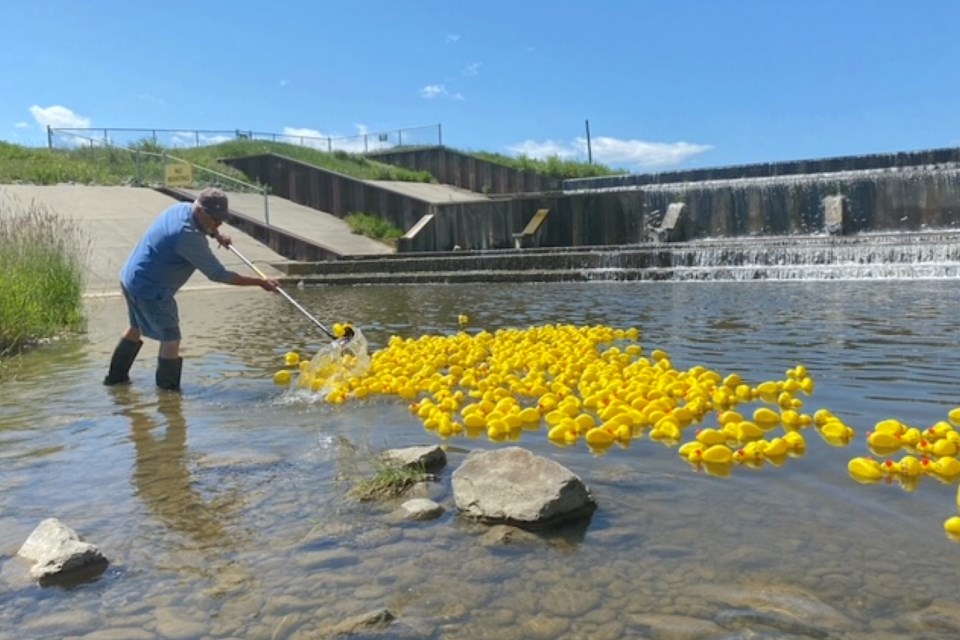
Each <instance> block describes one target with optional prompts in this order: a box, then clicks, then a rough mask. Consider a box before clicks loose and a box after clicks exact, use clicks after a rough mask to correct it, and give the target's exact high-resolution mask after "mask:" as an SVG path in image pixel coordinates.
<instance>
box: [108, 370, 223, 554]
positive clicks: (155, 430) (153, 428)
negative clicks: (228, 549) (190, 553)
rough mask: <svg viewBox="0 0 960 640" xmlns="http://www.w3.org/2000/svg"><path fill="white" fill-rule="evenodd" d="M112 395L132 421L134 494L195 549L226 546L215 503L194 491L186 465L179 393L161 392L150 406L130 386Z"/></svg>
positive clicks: (182, 401) (193, 483) (192, 479)
mask: <svg viewBox="0 0 960 640" xmlns="http://www.w3.org/2000/svg"><path fill="white" fill-rule="evenodd" d="M112 395H113V399H114V402H115V403H116V405H117V407H118V408H119V412H120V413H121V414H122V415H124V416H126V417H127V418H129V419H130V439H131V440H132V441H133V444H134V448H135V450H136V458H135V461H136V462H135V466H134V470H133V484H134V487H135V488H136V494H137V496H139V497H140V499H141V500H143V502H144V504H145V505H146V506H147V507H148V508H149V509H150V510H151V511H152V512H153V514H154V515H155V516H156V517H157V518H158V519H159V520H161V521H162V522H163V523H164V524H166V525H167V526H168V527H169V528H170V529H172V530H174V531H176V532H178V533H181V534H183V535H184V536H186V537H187V538H189V539H190V540H191V541H192V543H193V544H194V545H195V547H196V548H200V549H205V548H209V547H218V548H222V547H224V546H229V545H230V541H229V536H228V532H227V529H226V527H225V526H224V524H223V521H222V519H221V514H220V513H218V510H217V506H216V505H215V504H214V503H213V502H212V501H207V500H205V499H204V497H203V495H201V493H200V492H199V491H198V489H197V487H196V483H195V481H194V477H193V474H192V472H191V471H190V467H189V465H188V456H187V420H186V418H185V417H184V415H183V403H184V402H186V401H185V400H184V399H183V397H182V396H181V395H180V394H176V393H160V394H159V396H158V397H157V403H156V405H155V406H153V405H151V404H149V403H146V402H145V401H144V399H143V397H142V396H141V394H140V392H138V391H137V390H136V389H134V388H131V387H127V388H120V389H117V390H115V391H112Z"/></svg>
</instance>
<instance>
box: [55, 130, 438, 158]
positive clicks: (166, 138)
mask: <svg viewBox="0 0 960 640" xmlns="http://www.w3.org/2000/svg"><path fill="white" fill-rule="evenodd" d="M228 140H270V141H272V142H285V143H287V144H293V145H298V146H302V147H311V148H314V149H319V150H320V151H327V152H333V151H346V152H349V153H368V152H371V151H383V150H384V149H393V148H396V147H425V146H436V145H442V144H443V127H442V125H440V124H434V125H425V126H420V127H407V128H404V129H393V130H390V131H379V132H374V133H362V134H358V135H355V136H342V137H332V136H317V135H312V134H308V133H303V134H301V133H298V132H296V131H287V132H284V133H271V132H264V131H253V130H242V129H233V130H218V129H125V128H116V127H104V128H93V127H86V128H65V127H49V126H48V127H47V146H48V147H49V148H50V149H58V148H70V149H73V148H77V147H85V146H89V147H91V148H92V147H97V146H103V147H110V146H112V147H130V146H141V147H142V146H144V145H145V144H150V145H153V146H156V147H162V148H164V149H180V148H188V147H205V146H209V145H214V144H219V143H221V142H226V141H228Z"/></svg>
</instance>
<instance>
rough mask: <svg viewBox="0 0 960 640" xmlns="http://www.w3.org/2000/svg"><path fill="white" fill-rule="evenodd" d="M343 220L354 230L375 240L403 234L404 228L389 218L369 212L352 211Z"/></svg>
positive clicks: (392, 238) (392, 237) (397, 236)
mask: <svg viewBox="0 0 960 640" xmlns="http://www.w3.org/2000/svg"><path fill="white" fill-rule="evenodd" d="M343 221H344V222H346V223H347V224H348V225H350V230H351V231H352V232H354V233H356V234H359V235H362V236H366V237H368V238H373V239H375V240H395V239H397V238H399V237H401V236H403V230H402V229H398V228H397V227H395V226H393V223H391V222H390V221H389V220H387V219H386V218H381V217H380V216H375V215H372V214H369V213H350V214H348V215H346V216H344V218H343Z"/></svg>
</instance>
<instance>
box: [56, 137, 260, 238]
mask: <svg viewBox="0 0 960 640" xmlns="http://www.w3.org/2000/svg"><path fill="white" fill-rule="evenodd" d="M76 131H77V130H71V131H69V132H65V131H63V130H60V129H51V130H50V132H51V138H50V140H51V143H52V144H51V150H54V151H56V150H63V149H69V150H70V153H71V155H72V157H73V158H74V159H76V160H81V161H87V162H89V163H91V164H95V165H97V166H98V167H100V168H102V169H103V170H104V171H105V172H106V173H107V174H108V175H112V176H115V177H118V176H122V177H123V179H122V182H126V183H127V184H130V185H135V186H140V187H168V188H171V189H179V190H185V191H188V192H192V191H199V190H202V189H205V188H206V187H218V188H220V189H223V190H224V191H228V192H230V193H251V194H259V195H262V196H263V219H264V222H265V223H266V224H270V209H269V200H268V197H267V196H268V194H269V190H268V188H267V187H266V186H264V185H260V184H254V183H251V182H249V181H247V180H245V179H244V178H245V176H244V175H243V174H242V173H241V172H240V171H238V170H236V169H233V168H232V167H227V166H224V167H223V170H222V171H217V170H214V169H210V168H209V167H205V166H202V165H199V164H195V163H192V162H190V161H188V160H185V159H183V158H179V157H177V156H176V155H173V154H171V153H169V152H167V151H164V150H163V149H161V148H160V147H159V146H157V147H152V148H155V149H158V150H156V151H153V150H150V149H142V148H131V147H122V146H118V145H116V144H113V143H112V142H109V141H108V142H104V141H103V139H102V138H89V137H86V136H83V135H80V134H78V133H77V132H76ZM141 140H142V139H141ZM135 144H140V143H135Z"/></svg>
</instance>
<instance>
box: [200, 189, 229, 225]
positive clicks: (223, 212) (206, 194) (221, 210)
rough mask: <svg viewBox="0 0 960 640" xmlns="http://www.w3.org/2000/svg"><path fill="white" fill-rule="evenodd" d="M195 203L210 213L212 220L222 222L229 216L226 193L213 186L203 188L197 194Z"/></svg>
mask: <svg viewBox="0 0 960 640" xmlns="http://www.w3.org/2000/svg"><path fill="white" fill-rule="evenodd" d="M197 204H199V205H200V208H201V209H203V210H204V211H206V212H207V213H208V214H210V217H211V218H213V219H214V220H219V221H220V222H223V221H224V220H226V219H227V218H228V217H230V212H229V210H228V208H227V194H225V193H224V192H223V191H221V190H220V189H216V188H214V187H209V188H207V189H204V190H203V191H201V192H200V195H198V196H197Z"/></svg>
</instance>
